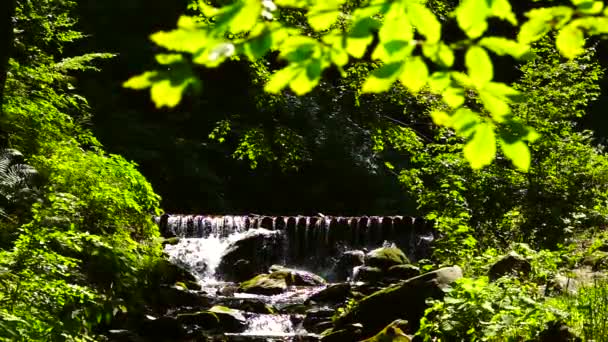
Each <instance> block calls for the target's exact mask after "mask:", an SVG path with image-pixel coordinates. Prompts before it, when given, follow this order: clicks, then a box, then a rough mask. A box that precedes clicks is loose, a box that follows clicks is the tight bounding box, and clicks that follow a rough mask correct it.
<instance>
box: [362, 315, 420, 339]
mask: <svg viewBox="0 0 608 342" xmlns="http://www.w3.org/2000/svg"><path fill="white" fill-rule="evenodd" d="M406 331H408V322H407V321H404V320H402V319H396V320H394V321H393V322H392V323H390V324H389V325H387V326H386V327H385V328H384V329H382V331H380V332H379V333H377V334H376V335H374V336H372V337H370V338H368V339H366V340H363V341H361V342H384V341H399V342H409V341H411V340H412V337H411V336H409V335H407V334H406V333H405V332H406Z"/></svg>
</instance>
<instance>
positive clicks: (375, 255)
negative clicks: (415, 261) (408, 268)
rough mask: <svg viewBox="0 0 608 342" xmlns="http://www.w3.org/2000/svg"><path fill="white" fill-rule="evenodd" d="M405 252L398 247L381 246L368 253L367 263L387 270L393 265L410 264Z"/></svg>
mask: <svg viewBox="0 0 608 342" xmlns="http://www.w3.org/2000/svg"><path fill="white" fill-rule="evenodd" d="M409 263H410V261H409V260H408V258H407V256H405V253H403V251H402V250H401V249H399V248H397V247H380V248H376V249H374V250H372V251H371V252H369V253H367V255H366V256H365V265H366V266H371V267H378V268H380V269H383V270H386V269H388V268H389V267H391V266H395V265H405V264H409Z"/></svg>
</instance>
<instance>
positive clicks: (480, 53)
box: [465, 46, 494, 87]
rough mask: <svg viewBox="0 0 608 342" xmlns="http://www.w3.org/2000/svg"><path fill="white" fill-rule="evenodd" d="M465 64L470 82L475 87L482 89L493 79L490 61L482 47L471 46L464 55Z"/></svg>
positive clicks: (492, 67) (492, 68)
mask: <svg viewBox="0 0 608 342" xmlns="http://www.w3.org/2000/svg"><path fill="white" fill-rule="evenodd" d="M465 64H466V66H467V71H468V73H469V76H470V77H471V81H472V82H473V84H475V85H476V86H477V87H482V86H483V85H484V84H486V83H488V82H490V81H491V80H492V78H494V66H493V65H492V60H491V59H490V56H489V55H488V53H487V52H486V50H485V49H484V48H482V47H479V46H471V47H470V48H469V50H468V51H467V53H466V55H465Z"/></svg>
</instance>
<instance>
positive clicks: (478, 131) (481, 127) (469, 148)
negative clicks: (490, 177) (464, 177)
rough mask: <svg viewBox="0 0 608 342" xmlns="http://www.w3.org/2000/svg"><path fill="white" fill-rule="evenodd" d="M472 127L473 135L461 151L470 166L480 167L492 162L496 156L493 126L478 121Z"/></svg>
mask: <svg viewBox="0 0 608 342" xmlns="http://www.w3.org/2000/svg"><path fill="white" fill-rule="evenodd" d="M473 129H474V132H473V136H472V138H471V139H470V140H469V141H468V142H467V143H466V145H465V146H464V149H463V152H464V156H465V158H466V159H467V160H468V161H469V163H470V164H471V167H472V168H473V169H480V168H482V167H484V166H486V165H489V164H490V163H492V160H494V157H495V156H496V135H495V133H494V127H493V126H492V125H491V124H489V123H486V122H482V123H478V124H477V125H476V126H475V127H474V128H473Z"/></svg>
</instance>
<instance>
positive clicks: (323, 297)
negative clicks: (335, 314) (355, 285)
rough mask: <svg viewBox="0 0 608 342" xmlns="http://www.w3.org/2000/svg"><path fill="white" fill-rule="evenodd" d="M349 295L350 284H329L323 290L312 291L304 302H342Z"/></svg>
mask: <svg viewBox="0 0 608 342" xmlns="http://www.w3.org/2000/svg"><path fill="white" fill-rule="evenodd" d="M350 296H351V293H350V284H349V283H339V284H333V285H329V286H328V287H326V288H324V289H323V290H320V291H317V292H315V293H313V294H312V295H311V296H310V297H308V299H306V302H305V303H311V302H314V303H333V304H337V303H342V302H344V301H345V300H346V299H348V298H349V297H350Z"/></svg>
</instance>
